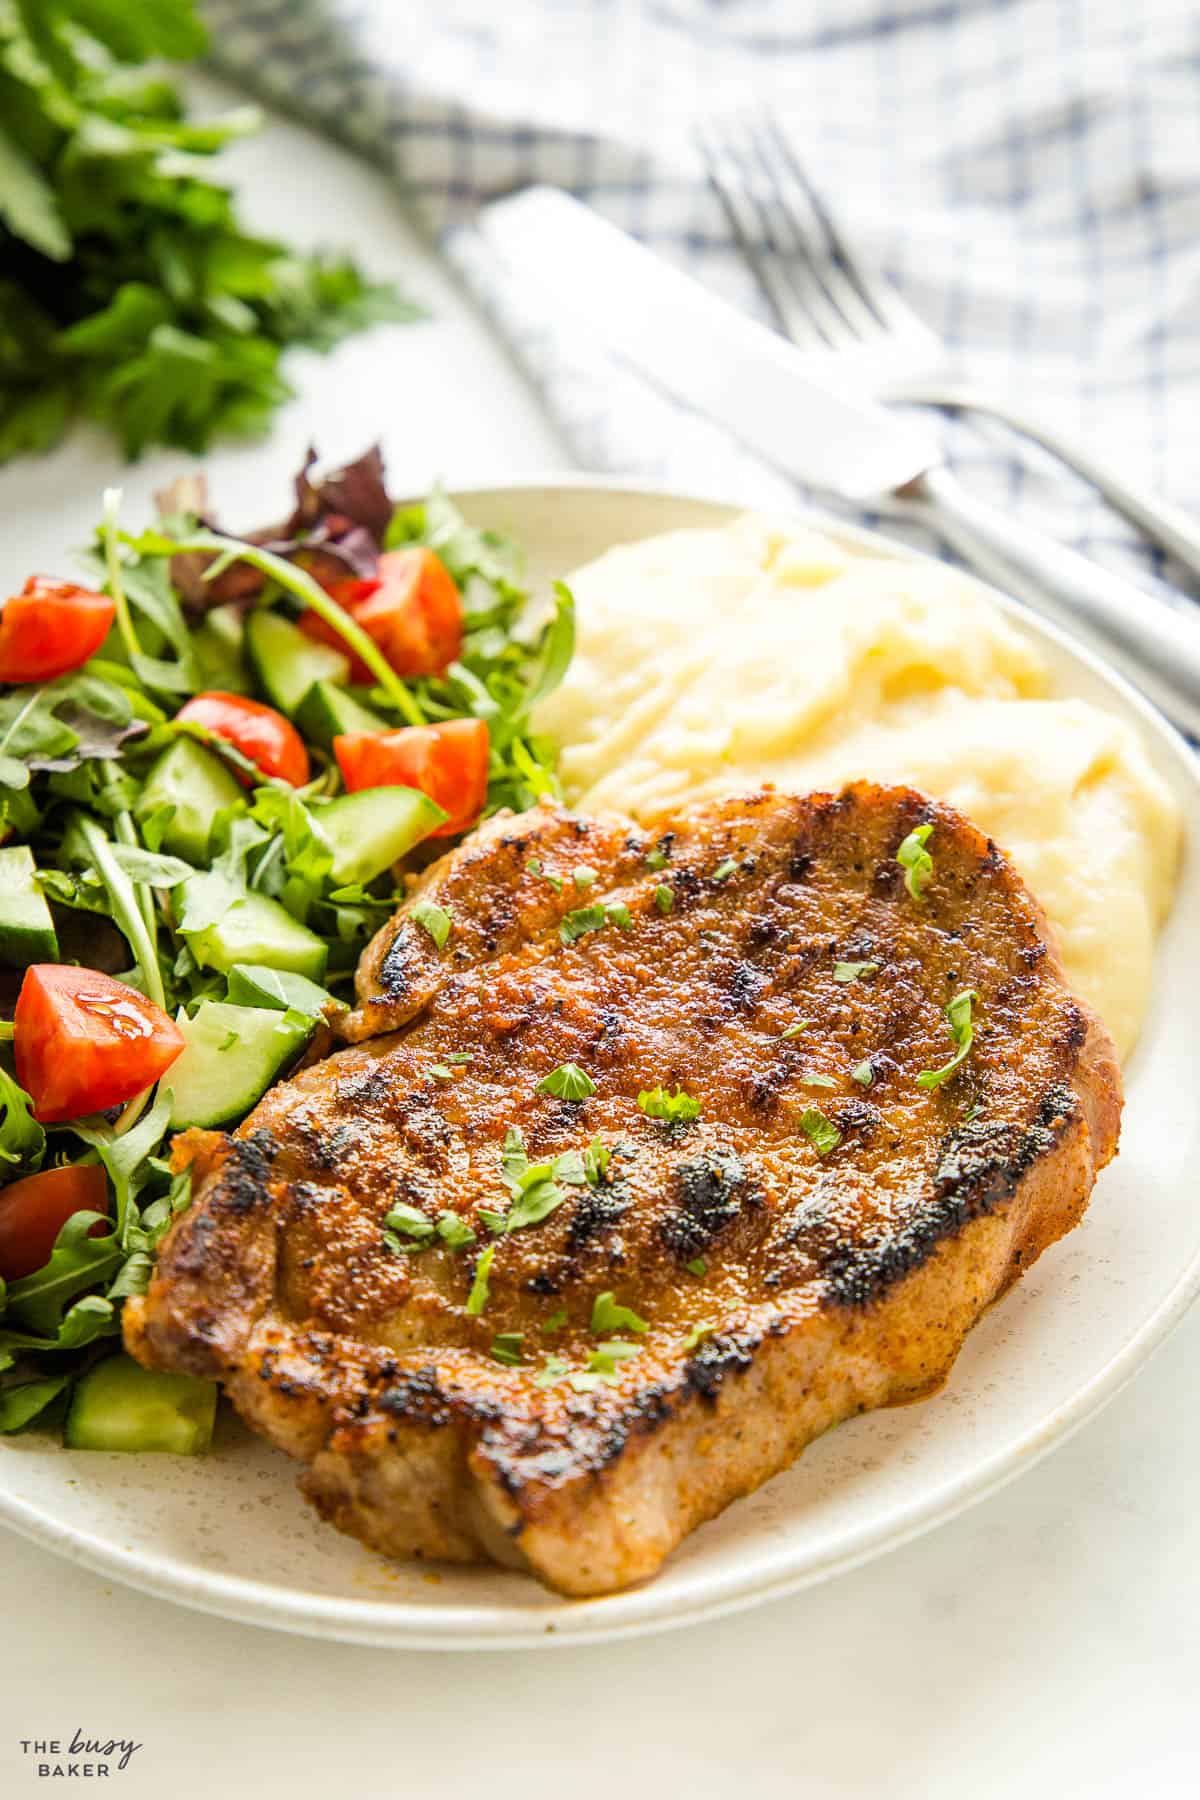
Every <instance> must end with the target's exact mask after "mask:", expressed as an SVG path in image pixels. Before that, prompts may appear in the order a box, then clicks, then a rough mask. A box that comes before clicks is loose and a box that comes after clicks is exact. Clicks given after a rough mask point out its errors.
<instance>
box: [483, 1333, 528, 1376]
mask: <svg viewBox="0 0 1200 1800" xmlns="http://www.w3.org/2000/svg"><path fill="white" fill-rule="evenodd" d="M524 1342H525V1333H524V1332H523V1331H501V1332H498V1333H497V1334H496V1336H495V1337H494V1338H493V1339H492V1347H491V1355H492V1356H493V1357H494V1358H495V1360H496V1361H497V1362H498V1363H505V1364H507V1365H508V1367H509V1368H512V1369H515V1368H517V1367H518V1366H519V1364H520V1362H521V1346H522V1345H523V1344H524Z"/></svg>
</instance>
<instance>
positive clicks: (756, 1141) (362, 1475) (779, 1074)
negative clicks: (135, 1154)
mask: <svg viewBox="0 0 1200 1800" xmlns="http://www.w3.org/2000/svg"><path fill="white" fill-rule="evenodd" d="M925 827H929V829H928V830H925V829H924V828H925ZM343 1035H344V1037H345V1038H346V1039H348V1040H351V1041H350V1043H349V1047H347V1048H343V1049H341V1050H339V1051H338V1052H337V1053H336V1054H335V1055H332V1056H330V1057H329V1058H328V1059H327V1060H325V1061H323V1062H320V1063H318V1064H316V1065H315V1066H313V1067H311V1068H308V1069H305V1070H304V1071H303V1072H302V1073H301V1074H299V1075H298V1076H297V1077H296V1078H295V1079H294V1080H292V1081H290V1082H287V1083H285V1084H283V1085H281V1086H279V1087H277V1088H275V1089H274V1090H273V1091H272V1092H270V1093H269V1094H268V1095H267V1096H266V1098H265V1099H264V1100H263V1102H262V1103H261V1104H260V1106H259V1107H258V1108H257V1110H256V1111H255V1112H254V1113H253V1114H252V1115H251V1117H250V1118H249V1119H247V1121H246V1122H245V1124H244V1125H243V1126H242V1127H241V1128H240V1130H239V1131H238V1132H237V1133H236V1134H235V1135H234V1136H233V1137H225V1136H222V1135H219V1134H213V1133H200V1132H189V1133H185V1134H184V1136H183V1137H182V1138H181V1139H179V1140H177V1145H176V1156H177V1159H178V1160H180V1161H185V1160H190V1161H191V1162H192V1165H193V1169H194V1175H195V1201H194V1203H193V1205H192V1207H191V1210H190V1211H189V1212H187V1213H186V1214H184V1215H183V1216H182V1217H181V1218H180V1220H179V1221H178V1222H177V1224H176V1225H175V1226H174V1228H173V1230H172V1232H171V1234H170V1236H169V1238H168V1239H167V1240H166V1242H165V1244H164V1246H163V1249H162V1252H161V1255H160V1258H159V1263H158V1268H157V1272H156V1274H155V1277H154V1279H153V1282H152V1284H151V1287H150V1290H149V1293H148V1294H147V1295H146V1296H145V1298H144V1299H140V1300H139V1299H134V1300H130V1301H129V1302H128V1303H127V1305H126V1309H125V1332H126V1341H127V1343H128V1345H129V1348H130V1349H131V1350H132V1351H133V1353H134V1354H135V1355H136V1356H138V1357H140V1358H141V1359H142V1360H143V1361H144V1362H146V1363H148V1364H150V1365H152V1366H154V1367H159V1368H167V1369H179V1370H186V1371H189V1372H192V1373H196V1374H201V1375H207V1376H215V1377H217V1378H219V1379H220V1380H221V1381H223V1382H224V1383H225V1385H226V1387H227V1390H228V1392H229V1394H230V1395H231V1397H232V1399H233V1401H234V1404H235V1405H236V1406H237V1408H238V1409H239V1411H240V1412H241V1413H242V1414H243V1416H244V1417H245V1418H246V1419H247V1420H248V1421H249V1422H250V1424H251V1425H253V1426H254V1427H256V1428H257V1429H258V1430H259V1431H261V1432H263V1433H264V1434H265V1435H266V1436H267V1437H268V1438H270V1439H271V1440H272V1441H273V1442H274V1443H276V1444H278V1445H280V1446H281V1447H282V1448H284V1449H285V1450H287V1451H289V1452H290V1453H291V1454H292V1455H293V1456H295V1457H297V1458H299V1459H300V1460H301V1461H303V1462H304V1463H306V1464H307V1465H308V1467H307V1469H306V1472H305V1474H304V1477H303V1488H304V1491H305V1493H306V1494H307V1495H308V1497H309V1498H310V1500H312V1502H313V1503H314V1504H315V1505H316V1506H317V1508H318V1509H319V1510H320V1512H321V1513H322V1514H323V1515H324V1516H325V1517H326V1518H328V1519H330V1520H331V1521H332V1522H333V1523H334V1524H336V1525H337V1526H339V1527H340V1528H341V1529H342V1530H343V1531H347V1532H350V1533H351V1534H353V1535H354V1536H356V1537H358V1538H361V1539H362V1540H363V1541H364V1542H365V1543H367V1544H370V1545H373V1546H374V1547H375V1548H377V1549H378V1550H381V1551H383V1552H385V1553H386V1554H389V1555H394V1556H412V1555H419V1556H425V1557H433V1558H448V1559H452V1560H455V1561H471V1560H476V1559H487V1558H492V1559H495V1560H496V1561H499V1562H502V1563H506V1564H510V1565H513V1566H515V1567H519V1568H523V1569H527V1570H530V1571H532V1572H533V1573H534V1574H536V1575H537V1576H539V1577H540V1578H541V1579H542V1580H543V1581H545V1582H547V1583H548V1584H550V1585H551V1586H552V1587H555V1588H557V1589H559V1590H561V1591H562V1592H564V1593H567V1594H580V1595H583V1594H599V1593H605V1592H609V1591H611V1590H615V1589H618V1588H622V1587H625V1586H627V1585H628V1584H629V1583H631V1582H636V1581H639V1580H641V1579H643V1578H645V1577H647V1576H649V1575H652V1574H653V1573H654V1572H655V1570H656V1569H657V1568H658V1567H659V1566H660V1564H661V1563H662V1561H663V1558H664V1557H666V1556H667V1555H668V1554H669V1553H670V1551H671V1550H672V1549H673V1548H674V1547H675V1546H676V1545H677V1544H678V1543H679V1542H680V1540H681V1539H682V1538H683V1537H684V1536H685V1535H686V1534H687V1533H688V1532H689V1531H691V1530H693V1529H694V1528H695V1527H696V1526H697V1525H699V1524H701V1523H702V1522H703V1521H704V1520H705V1519H708V1518H711V1517H712V1516H713V1515H714V1514H715V1513H717V1512H719V1511H720V1510H721V1509H722V1508H723V1507H725V1506H726V1505H728V1504H729V1502H730V1501H731V1500H734V1499H736V1498H737V1496H739V1495H741V1494H745V1493H747V1492H749V1491H750V1490H751V1489H752V1488H754V1487H756V1486H757V1485H758V1484H759V1483H760V1482H762V1481H765V1480H766V1479H767V1478H768V1477H769V1476H771V1475H773V1474H775V1473H777V1472H778V1471H779V1470H781V1469H783V1468H786V1467H787V1465H788V1464H789V1463H790V1462H791V1461H792V1460H793V1459H794V1458H795V1457H796V1456H797V1455H798V1453H799V1452H800V1451H801V1450H802V1449H803V1448H804V1446H805V1444H807V1443H808V1442H809V1441H810V1440H811V1439H812V1438H814V1437H815V1436H817V1435H818V1434H819V1433H821V1432H823V1431H824V1430H826V1429H827V1428H828V1427H829V1426H830V1425H833V1424H836V1423H837V1422H838V1421H839V1420H841V1419H844V1418H846V1417H848V1416H850V1415H851V1414H854V1413H858V1412H861V1411H863V1410H864V1409H865V1408H868V1407H874V1406H883V1405H888V1404H891V1403H894V1402H896V1401H901V1400H907V1399H911V1398H913V1397H914V1396H917V1395H920V1394H922V1393H925V1392H927V1391H929V1390H930V1389H932V1388H934V1387H936V1386H937V1385H938V1383H940V1382H941V1381H942V1380H943V1379H944V1377H945V1376H946V1374H947V1371H948V1370H949V1368H950V1366H951V1364H952V1363H953V1361H954V1358H955V1356H956V1355H957V1353H958V1350H959V1348H960V1346H961V1344H962V1342H963V1339H964V1337H965V1335H966V1333H967V1331H968V1330H969V1329H970V1327H971V1326H972V1324H973V1323H974V1322H975V1320H976V1319H977V1318H978V1317H979V1315H980V1313H981V1312H982V1311H983V1309H984V1308H985V1307H986V1306H988V1305H989V1304H990V1303H991V1301H993V1300H994V1299H995V1298H996V1297H997V1296H998V1295H999V1294H1001V1293H1003V1291H1004V1290H1005V1288H1006V1287H1008V1286H1009V1285H1010V1283H1011V1282H1013V1281H1014V1280H1015V1279H1016V1278H1017V1276H1019V1275H1020V1274H1021V1273H1022V1272H1023V1271H1024V1270H1025V1269H1026V1268H1028V1266H1029V1265H1030V1264H1031V1263H1032V1262H1033V1261H1034V1260H1035V1259H1036V1258H1037V1257H1038V1256H1039V1255H1040V1254H1041V1252H1042V1251H1043V1250H1044V1249H1045V1248H1046V1247H1047V1245H1049V1244H1051V1243H1052V1242H1053V1241H1054V1240H1055V1239H1056V1238H1058V1237H1060V1236H1062V1234H1063V1233H1064V1232H1066V1231H1068V1230H1070V1229H1071V1227H1072V1226H1073V1225H1075V1224H1076V1223H1077V1222H1078V1220H1079V1219H1080V1217H1081V1215H1082V1213H1083V1210H1084V1208H1085V1206H1086V1204H1087V1201H1088V1196H1089V1194H1090V1192H1091V1188H1092V1184H1093V1181H1094V1179H1095V1175H1096V1172H1097V1170H1098V1169H1100V1168H1102V1167H1103V1165H1104V1164H1105V1163H1106V1162H1107V1161H1108V1160H1109V1158H1110V1157H1111V1156H1112V1155H1113V1153H1114V1150H1115V1146H1116V1139H1117V1131H1118V1125H1119V1119H1120V1109H1121V1098H1120V1078H1119V1074H1118V1070H1117V1066H1116V1063H1115V1059H1114V1055H1113V1050H1112V1045H1111V1043H1110V1041H1109V1038H1108V1036H1107V1033H1106V1032H1105V1030H1104V1028H1103V1026H1102V1025H1101V1024H1100V1023H1099V1021H1098V1020H1097V1019H1096V1018H1095V1017H1094V1016H1093V1015H1091V1014H1090V1013H1089V1012H1088V1011H1087V1009H1086V1008H1085V1007H1084V1006H1082V1005H1081V1004H1080V1003H1079V1002H1078V1001H1077V1000H1075V999H1074V998H1073V997H1072V995H1071V994H1070V992H1069V991H1068V990H1067V988H1066V986H1065V985H1064V982H1063V978H1062V973H1061V969H1060V966H1059V961H1058V957H1057V954H1056V952H1055V950H1054V947H1053V945H1052V944H1051V943H1050V941H1049V940H1048V936H1047V929H1046V926H1045V922H1044V920H1043V918H1042V915H1041V913H1040V911H1039V909H1038V907H1037V905H1036V903H1035V902H1034V900H1033V899H1032V898H1031V896H1030V895H1029V893H1028V892H1027V890H1026V889H1025V887H1024V886H1023V884H1022V882H1021V881H1020V879H1019V877H1018V876H1017V875H1016V874H1015V872H1014V871H1013V869H1012V867H1011V865H1010V864H1009V863H1008V862H1007V861H1006V859H1005V857H1004V856H1003V854H1002V853H1001V852H1000V851H999V850H998V849H997V847H996V846H995V845H994V844H993V843H991V842H989V841H988V840H987V839H986V838H985V837H983V836H982V835H981V834H980V833H979V832H978V831H976V830H975V828H974V827H973V826H971V825H970V824H969V823H968V822H967V821H966V820H965V819H963V818H962V817H961V816H960V815H959V814H957V813H956V812H954V811H952V810H951V809H950V808H948V807H945V806H942V805H937V804H934V803H932V802H929V801H927V800H926V799H924V798H923V797H922V796H920V795H918V794H916V793H914V792H911V791H910V790H907V789H902V788H879V787H872V786H865V785H860V786H855V787H851V788H848V789H847V790H846V791H845V792H843V793H841V794H839V795H837V796H830V795H819V794H818V795H811V796H807V797H797V796H794V795H790V794H780V793H774V792H762V793H757V794H753V795H751V796H749V797H747V798H739V799H736V800H727V801H720V802H712V803H707V804H702V805H698V806H695V807H693V808H692V809H690V810H688V811H686V812H683V813H681V814H679V815H678V816H677V817H674V818H671V819H670V820H666V821H661V822H660V823H659V826H658V828H657V829H656V830H644V829H642V828H640V827H636V826H633V825H631V824H630V823H629V822H628V821H626V820H623V819H619V818H612V817H606V818H598V819H588V818H583V817H576V816H573V815H572V814H570V813H568V812H566V811H563V810H560V809H557V808H553V807H543V808H538V809H537V810H535V811H533V812H530V813H526V814H524V815H522V816H520V817H512V816H502V817H498V818H495V819H493V820H491V821H490V822H489V823H488V824H487V825H486V826H484V827H483V828H482V829H481V830H479V831H477V832H476V833H474V834H473V835H472V836H471V837H470V838H469V839H467V840H466V841H465V842H464V843H463V844H462V845H461V846H460V847H459V848H458V849H456V850H454V851H453V852H452V853H451V854H450V855H449V856H447V857H445V858H444V859H443V860H442V861H441V862H439V863H437V864H436V865H435V866H434V867H433V868H432V869H431V870H430V871H429V873H428V874H427V876H426V877H425V878H424V880H423V882H422V884H421V886H420V888H419V889H418V890H417V892H416V894H415V895H414V896H413V898H412V899H411V900H410V901H409V903H408V904H407V905H406V906H405V907H404V908H403V909H402V910H401V912H400V913H399V914H398V915H397V916H396V918H395V919H394V920H392V921H391V923H390V924H389V925H387V926H386V927H385V928H384V930H383V931H381V932H380V934H379V935H378V937H377V938H376V939H375V941H374V943H373V944H372V945H371V946H370V948H369V949H368V951H367V954H366V956H365V957H364V959H363V964H362V967H361V969H360V971H359V976H358V1006H357V1009H356V1010H355V1012H354V1013H352V1014H351V1015H350V1016H349V1018H348V1020H347V1022H346V1023H345V1025H344V1027H343Z"/></svg>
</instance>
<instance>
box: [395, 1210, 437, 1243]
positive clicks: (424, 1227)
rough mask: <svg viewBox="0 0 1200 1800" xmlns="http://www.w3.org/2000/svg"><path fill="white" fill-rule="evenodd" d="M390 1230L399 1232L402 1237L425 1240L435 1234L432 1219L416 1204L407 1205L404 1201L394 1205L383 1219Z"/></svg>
mask: <svg viewBox="0 0 1200 1800" xmlns="http://www.w3.org/2000/svg"><path fill="white" fill-rule="evenodd" d="M383 1223H384V1225H385V1227H386V1228H387V1230H388V1231H396V1232H399V1233H400V1235H401V1236H402V1237H408V1238H416V1239H417V1240H418V1241H420V1242H422V1243H423V1242H425V1241H426V1240H428V1239H429V1238H431V1237H432V1236H433V1234H434V1230H435V1226H434V1223H433V1220H432V1219H429V1218H426V1216H425V1214H424V1213H423V1212H421V1211H420V1210H419V1209H418V1208H417V1207H415V1206H406V1205H404V1204H403V1203H402V1202H401V1203H399V1204H397V1205H396V1206H393V1207H392V1209H391V1211H390V1212H389V1213H388V1214H387V1216H386V1217H385V1219H384V1221H383Z"/></svg>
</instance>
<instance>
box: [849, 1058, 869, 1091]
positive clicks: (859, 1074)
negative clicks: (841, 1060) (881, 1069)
mask: <svg viewBox="0 0 1200 1800" xmlns="http://www.w3.org/2000/svg"><path fill="white" fill-rule="evenodd" d="M850 1079H851V1081H857V1083H858V1085H859V1087H865V1088H868V1087H870V1085H871V1083H872V1082H873V1081H874V1079H875V1071H874V1069H873V1068H872V1067H871V1062H870V1058H869V1057H867V1058H864V1059H863V1061H862V1062H860V1063H855V1065H854V1067H853V1068H852V1069H851V1071H850Z"/></svg>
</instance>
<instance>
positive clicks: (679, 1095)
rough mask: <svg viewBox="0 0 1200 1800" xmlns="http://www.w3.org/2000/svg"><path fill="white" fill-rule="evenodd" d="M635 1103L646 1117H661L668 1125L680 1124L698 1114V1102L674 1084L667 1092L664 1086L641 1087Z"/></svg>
mask: <svg viewBox="0 0 1200 1800" xmlns="http://www.w3.org/2000/svg"><path fill="white" fill-rule="evenodd" d="M637 1103H638V1105H639V1106H640V1107H641V1109H642V1111H643V1112H644V1113H645V1115H646V1117H647V1118H648V1119H663V1120H665V1121H666V1123H667V1124H668V1125H680V1124H683V1123H685V1122H686V1121H687V1120H689V1119H698V1118H699V1116H700V1102H699V1101H698V1100H697V1099H695V1098H694V1097H693V1096H692V1095H691V1094H685V1093H684V1091H683V1089H682V1088H681V1087H679V1086H678V1084H677V1085H676V1088H675V1092H674V1093H673V1094H669V1093H668V1092H667V1090H666V1088H665V1087H656V1088H643V1089H642V1091H641V1093H640V1094H639V1095H638V1098H637Z"/></svg>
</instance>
